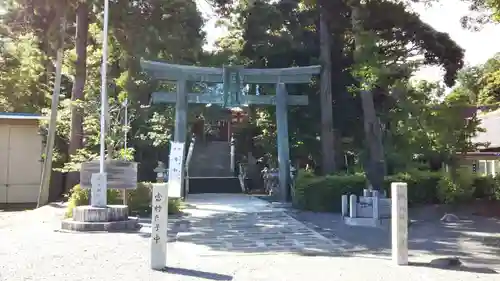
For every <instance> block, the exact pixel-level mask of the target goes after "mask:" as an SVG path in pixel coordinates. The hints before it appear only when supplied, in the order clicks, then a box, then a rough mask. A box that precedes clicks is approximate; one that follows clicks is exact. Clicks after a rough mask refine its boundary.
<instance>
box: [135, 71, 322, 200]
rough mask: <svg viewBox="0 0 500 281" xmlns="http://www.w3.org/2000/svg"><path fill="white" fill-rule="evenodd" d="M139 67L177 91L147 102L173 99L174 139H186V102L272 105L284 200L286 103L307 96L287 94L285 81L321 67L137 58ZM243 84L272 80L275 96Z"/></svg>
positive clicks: (307, 76) (300, 79)
mask: <svg viewBox="0 0 500 281" xmlns="http://www.w3.org/2000/svg"><path fill="white" fill-rule="evenodd" d="M141 66H142V68H143V69H144V70H145V71H146V72H147V73H148V74H149V75H150V76H151V77H152V78H153V79H156V80H164V81H175V82H176V83H177V92H176V93H168V92H154V93H152V95H151V102H152V103H153V104H156V103H175V104H176V105H175V130H174V141H176V142H183V143H185V142H186V135H187V108H188V103H201V104H217V105H221V106H223V107H228V108H231V107H239V106H242V105H249V104H255V105H275V106H276V123H277V127H278V134H277V135H278V136H277V143H278V168H279V182H280V187H279V195H280V200H281V201H287V200H288V195H289V194H288V192H289V190H288V186H289V183H290V182H289V180H290V164H289V163H290V148H289V138H288V109H287V107H288V106H289V105H307V104H308V97H307V96H303V95H288V93H287V90H286V84H303V83H310V81H311V78H312V76H313V75H315V74H319V73H320V71H321V67H320V66H319V65H316V66H306V67H290V68H275V69H248V68H243V67H241V66H223V67H222V68H215V67H197V66H187V65H178V64H169V63H162V62H153V61H141ZM187 81H193V82H208V83H222V90H220V89H217V88H211V89H209V90H208V91H207V92H205V93H201V94H200V93H187V92H186V82H187ZM243 84H276V95H275V96H271V95H269V96H257V95H245V94H243V93H242V89H243V87H242V85H243Z"/></svg>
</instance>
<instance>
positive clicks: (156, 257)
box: [151, 183, 168, 270]
mask: <svg viewBox="0 0 500 281" xmlns="http://www.w3.org/2000/svg"><path fill="white" fill-rule="evenodd" d="M152 185H153V193H152V197H153V198H152V204H151V207H152V213H151V269H155V270H162V269H164V268H165V267H166V266H167V224H168V183H153V184H152Z"/></svg>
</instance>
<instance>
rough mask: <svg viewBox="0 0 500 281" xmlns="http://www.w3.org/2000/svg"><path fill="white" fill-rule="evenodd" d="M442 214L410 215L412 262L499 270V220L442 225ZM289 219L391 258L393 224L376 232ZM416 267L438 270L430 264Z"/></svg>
mask: <svg viewBox="0 0 500 281" xmlns="http://www.w3.org/2000/svg"><path fill="white" fill-rule="evenodd" d="M443 214H444V213H443V212H442V210H439V209H435V208H434V207H430V208H422V209H416V210H412V211H410V218H411V219H412V220H414V221H415V222H414V223H413V224H412V225H411V226H410V228H409V230H408V232H409V248H410V260H411V258H412V257H419V256H423V255H425V256H428V255H430V256H437V257H458V258H459V259H460V260H462V261H463V262H464V263H465V265H466V266H461V267H458V269H459V270H465V269H466V268H467V266H468V265H471V266H474V268H476V269H478V268H479V267H480V266H487V267H491V268H496V269H500V259H499V258H498V257H499V256H500V221H499V220H497V219H493V218H485V217H477V216H472V215H469V214H467V212H466V211H464V212H462V213H458V214H457V215H458V216H459V217H460V221H458V222H455V223H445V222H441V221H440V218H441V217H442V216H443ZM290 215H291V216H293V217H294V218H296V219H297V220H299V221H301V222H303V223H304V224H305V225H307V226H308V227H310V228H311V229H313V230H315V231H317V232H318V233H320V234H321V235H323V236H325V237H327V238H328V239H330V240H335V239H340V240H342V241H345V242H347V243H349V244H352V245H357V246H358V247H360V248H362V249H364V250H363V251H361V252H363V253H368V254H375V255H378V256H382V257H384V256H385V257H389V256H390V251H391V230H390V222H387V223H386V225H385V227H383V228H378V229H377V228H367V227H352V226H347V225H345V224H344V223H342V218H341V216H340V215H338V214H330V213H313V212H300V211H292V212H290ZM346 250H347V249H346ZM353 254H354V253H353ZM414 265H419V266H424V265H427V266H429V267H435V266H431V265H429V264H427V263H416V264H414ZM478 270H479V271H481V269H478ZM471 271H474V270H472V269H471ZM483 271H488V269H484V270H483Z"/></svg>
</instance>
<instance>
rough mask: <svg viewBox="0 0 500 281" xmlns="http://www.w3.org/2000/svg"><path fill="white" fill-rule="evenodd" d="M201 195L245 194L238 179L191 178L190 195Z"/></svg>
mask: <svg viewBox="0 0 500 281" xmlns="http://www.w3.org/2000/svg"><path fill="white" fill-rule="evenodd" d="M199 193H243V191H242V190H241V186H240V181H239V179H238V178H236V177H196V178H191V177H190V178H189V194H199Z"/></svg>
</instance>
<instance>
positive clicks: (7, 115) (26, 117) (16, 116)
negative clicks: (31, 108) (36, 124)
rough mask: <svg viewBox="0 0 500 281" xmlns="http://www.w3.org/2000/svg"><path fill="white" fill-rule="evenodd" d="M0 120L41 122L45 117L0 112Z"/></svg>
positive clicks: (33, 114)
mask: <svg viewBox="0 0 500 281" xmlns="http://www.w3.org/2000/svg"><path fill="white" fill-rule="evenodd" d="M0 119H18V120H19V119H22V120H43V119H47V117H46V116H42V115H40V114H35V113H22V112H0Z"/></svg>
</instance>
